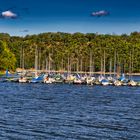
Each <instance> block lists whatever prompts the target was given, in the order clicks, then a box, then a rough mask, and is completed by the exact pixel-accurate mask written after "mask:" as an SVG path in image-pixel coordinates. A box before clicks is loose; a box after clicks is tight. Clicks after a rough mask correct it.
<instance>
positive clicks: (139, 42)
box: [0, 32, 140, 73]
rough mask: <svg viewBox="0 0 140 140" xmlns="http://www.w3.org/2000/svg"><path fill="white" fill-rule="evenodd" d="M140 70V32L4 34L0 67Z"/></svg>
mask: <svg viewBox="0 0 140 140" xmlns="http://www.w3.org/2000/svg"><path fill="white" fill-rule="evenodd" d="M117 67H119V68H120V70H121V71H122V72H130V71H131V72H135V73H137V72H140V33H139V32H133V33H131V34H130V35H127V34H122V35H116V34H111V35H110V34H97V33H86V34H83V33H73V34H72V33H63V32H57V33H52V32H47V33H41V34H38V35H27V36H25V37H19V36H10V35H9V34H6V33H0V70H5V69H9V70H13V71H14V70H15V69H16V68H23V69H31V68H34V69H36V70H55V71H60V70H61V71H84V72H87V71H94V72H97V71H105V72H109V71H112V72H113V71H114V70H115V69H117Z"/></svg>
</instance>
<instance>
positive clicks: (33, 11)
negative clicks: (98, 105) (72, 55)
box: [0, 0, 140, 36]
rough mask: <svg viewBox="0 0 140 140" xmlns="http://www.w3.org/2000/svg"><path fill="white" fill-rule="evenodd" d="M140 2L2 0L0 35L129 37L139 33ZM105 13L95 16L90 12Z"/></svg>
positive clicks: (124, 0) (0, 7)
mask: <svg viewBox="0 0 140 140" xmlns="http://www.w3.org/2000/svg"><path fill="white" fill-rule="evenodd" d="M139 7H140V0H1V1H0V32H3V33H9V34H10V35H16V36H25V35H27V34H39V33H44V32H68V33H75V32H81V33H99V34H130V33H131V32H134V31H138V32H139V31H140V10H139ZM100 11H106V12H108V13H109V14H106V15H100V16H96V15H94V16H93V14H92V13H95V12H100Z"/></svg>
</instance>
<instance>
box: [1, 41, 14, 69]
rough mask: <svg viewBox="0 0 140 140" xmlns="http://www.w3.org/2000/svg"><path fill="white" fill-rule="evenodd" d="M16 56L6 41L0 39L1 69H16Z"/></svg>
mask: <svg viewBox="0 0 140 140" xmlns="http://www.w3.org/2000/svg"><path fill="white" fill-rule="evenodd" d="M15 63H16V58H15V55H14V54H13V53H12V52H10V50H9V48H8V47H7V44H6V42H4V41H0V69H1V70H6V69H11V70H13V69H15Z"/></svg>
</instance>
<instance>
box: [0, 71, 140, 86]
mask: <svg viewBox="0 0 140 140" xmlns="http://www.w3.org/2000/svg"><path fill="white" fill-rule="evenodd" d="M115 75H116V76H115V77H114V74H106V75H105V74H104V75H102V74H93V73H92V74H91V72H89V73H82V72H81V73H76V72H73V73H68V72H61V73H60V72H55V71H52V72H50V71H49V72H45V71H27V70H24V71H20V72H19V71H18V72H16V73H15V74H9V72H8V71H6V74H5V75H3V76H1V78H0V81H1V82H18V83H45V84H53V83H59V84H60V83H62V84H64V83H65V84H84V85H102V86H110V85H111V86H140V78H138V77H139V76H133V75H132V74H131V77H130V75H125V74H121V75H120V76H119V77H118V76H117V74H115ZM135 77H137V78H135Z"/></svg>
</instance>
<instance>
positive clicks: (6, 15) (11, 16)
mask: <svg viewBox="0 0 140 140" xmlns="http://www.w3.org/2000/svg"><path fill="white" fill-rule="evenodd" d="M1 17H2V18H9V19H15V18H17V14H16V13H14V12H12V11H10V10H7V11H4V12H2V13H1Z"/></svg>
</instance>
